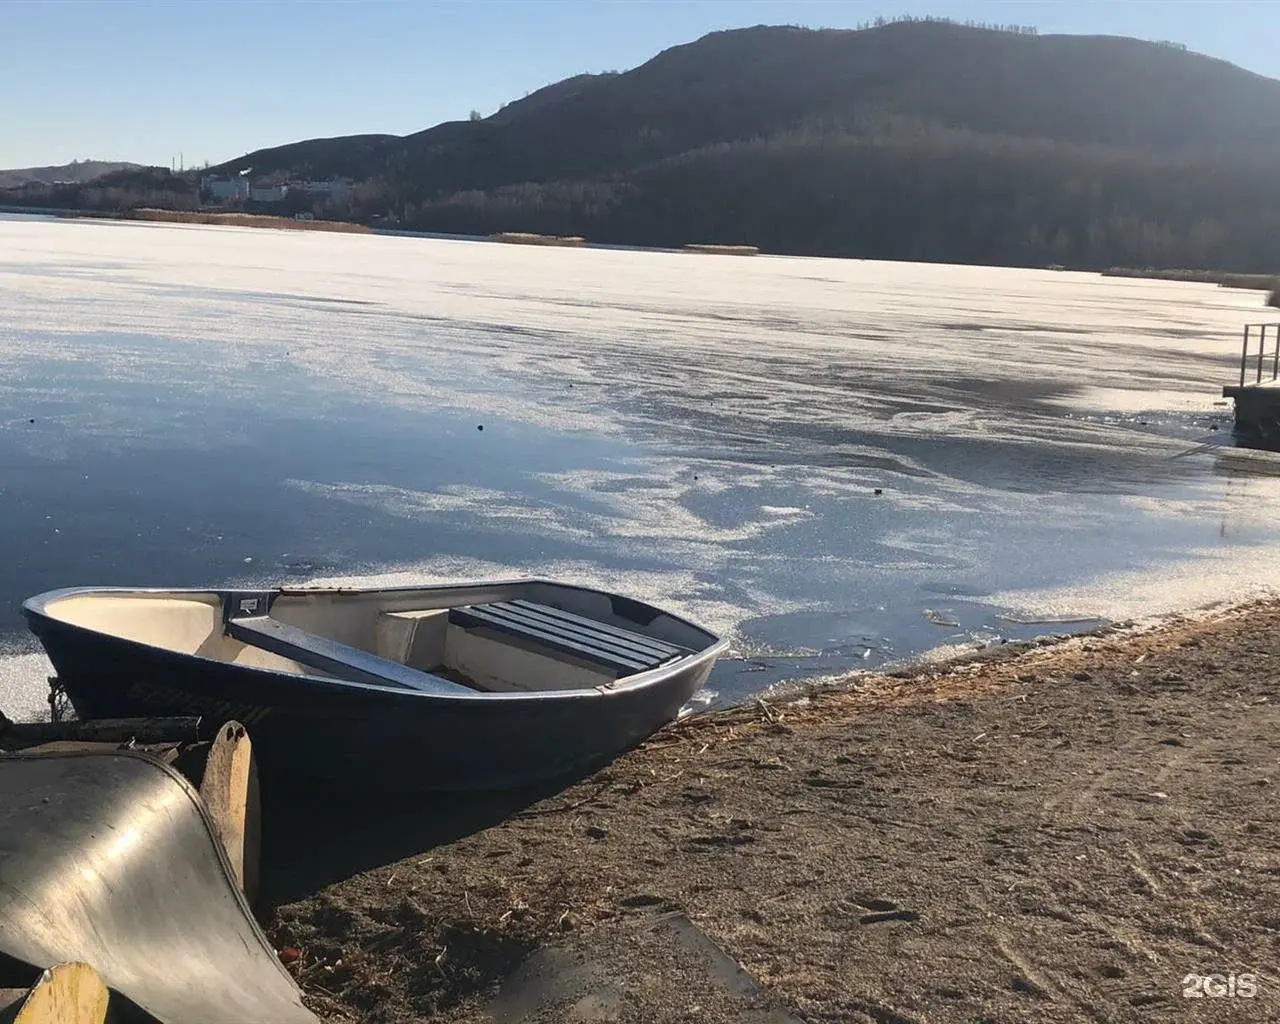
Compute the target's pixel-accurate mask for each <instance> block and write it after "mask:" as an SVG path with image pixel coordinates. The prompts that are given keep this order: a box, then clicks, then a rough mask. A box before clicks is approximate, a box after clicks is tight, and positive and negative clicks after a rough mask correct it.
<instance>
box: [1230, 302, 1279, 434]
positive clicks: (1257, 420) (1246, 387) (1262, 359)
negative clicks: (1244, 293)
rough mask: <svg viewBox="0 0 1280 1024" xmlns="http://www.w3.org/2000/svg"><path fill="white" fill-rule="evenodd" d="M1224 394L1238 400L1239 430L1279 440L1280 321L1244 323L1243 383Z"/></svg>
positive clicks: (1237, 427) (1241, 372) (1242, 348)
mask: <svg viewBox="0 0 1280 1024" xmlns="http://www.w3.org/2000/svg"><path fill="white" fill-rule="evenodd" d="M1222 397H1223V398H1230V399H1233V400H1234V402H1235V410H1236V432H1237V433H1239V434H1243V435H1245V436H1247V437H1254V438H1258V439H1262V440H1268V441H1272V442H1275V441H1280V323H1270V324H1246V325H1245V328H1244V337H1243V342H1242V345H1241V349H1240V382H1239V383H1238V384H1227V385H1224V386H1223V388H1222Z"/></svg>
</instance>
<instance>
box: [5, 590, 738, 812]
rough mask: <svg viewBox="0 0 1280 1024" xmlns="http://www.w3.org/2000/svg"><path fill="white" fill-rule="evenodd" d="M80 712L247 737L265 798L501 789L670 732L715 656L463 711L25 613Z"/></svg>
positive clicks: (489, 700) (472, 703) (470, 705)
mask: <svg viewBox="0 0 1280 1024" xmlns="http://www.w3.org/2000/svg"><path fill="white" fill-rule="evenodd" d="M27 617H28V623H29V625H30V628H31V630H32V632H34V633H35V634H36V636H38V637H39V638H40V641H41V642H42V643H43V645H44V647H45V650H46V651H47V652H48V654H49V658H50V660H51V661H52V662H53V665H54V668H55V670H56V672H57V677H58V682H59V684H60V685H61V687H62V688H63V689H64V690H65V692H66V694H67V696H68V698H69V699H70V701H71V704H72V706H73V707H74V708H75V711H76V714H77V715H78V716H79V717H81V718H86V719H87V718H115V717H131V716H154V715H163V714H189V715H200V716H202V717H207V718H209V719H211V720H212V721H214V722H222V721H225V720H227V719H236V720H238V721H240V722H243V723H244V724H245V725H246V726H247V727H248V729H249V734H250V736H251V737H252V739H253V745H254V753H255V757H256V758H257V761H258V766H259V774H260V777H261V779H262V783H263V786H264V788H285V787H292V786H306V787H307V788H308V789H311V790H331V791H334V792H348V793H350V792H362V791H376V792H387V791H399V792H425V791H439V790H497V789H512V788H520V787H524V786H527V785H534V784H537V783H541V782H546V781H548V780H551V779H556V778H560V777H562V776H567V775H570V774H573V773H580V772H583V771H585V770H589V769H591V768H592V767H595V766H598V765H601V764H604V763H606V762H607V761H609V760H611V759H612V758H614V757H616V756H617V755H618V754H619V753H621V752H622V751H624V750H626V749H628V748H630V747H632V746H634V745H636V744H637V743H639V742H640V741H641V740H643V739H644V738H645V737H647V736H649V735H651V734H652V733H653V732H654V731H655V730H657V729H659V728H660V727H661V726H662V725H664V724H665V723H667V722H670V721H672V720H673V719H674V718H676V716H677V715H678V713H679V710H680V708H681V707H682V706H683V705H684V704H685V703H686V702H687V701H688V700H689V698H690V697H691V696H692V695H693V693H694V692H695V691H696V690H697V689H698V688H699V687H701V686H702V685H703V683H704V682H705V681H706V678H707V676H708V675H709V674H710V672H711V668H712V666H713V664H714V662H715V657H716V655H717V654H718V653H719V650H720V646H719V645H718V646H717V647H715V648H714V649H712V650H708V651H707V652H705V653H704V655H703V656H701V657H699V658H697V659H691V660H690V661H689V663H688V664H687V666H682V667H681V668H680V669H679V670H678V671H676V672H673V673H670V674H669V675H667V676H665V677H663V678H661V679H659V680H656V681H655V682H653V683H650V684H646V685H644V686H640V687H632V688H619V689H617V690H607V689H606V690H590V691H585V692H581V693H574V694H570V695H561V694H548V695H546V696H545V697H543V696H533V697H525V698H524V699H511V698H509V697H493V696H489V695H484V696H483V697H481V698H480V699H472V700H458V699H449V698H440V697H436V696H434V695H431V694H424V693H405V692H400V691H392V690H389V689H382V688H377V687H357V686H348V685H332V684H328V683H326V681H322V680H318V679H315V678H314V677H308V676H291V675H288V674H286V673H281V672H272V671H266V670H262V669H256V668H251V667H246V666H240V665H232V664H226V663H222V662H215V661H210V660H208V659H202V658H193V657H189V656H187V655H184V654H180V653H175V652H172V651H167V650H163V649H161V648H157V647H153V646H150V645H147V644H141V643H136V642H133V641H130V640H125V639H122V638H119V637H114V636H109V635H106V634H103V633H98V632H94V631H92V630H88V629H84V628H81V627H78V626H74V625H70V624H68V623H65V622H60V621H57V620H54V619H52V618H49V617H47V616H44V615H41V614H39V613H37V612H34V611H32V610H31V609H27Z"/></svg>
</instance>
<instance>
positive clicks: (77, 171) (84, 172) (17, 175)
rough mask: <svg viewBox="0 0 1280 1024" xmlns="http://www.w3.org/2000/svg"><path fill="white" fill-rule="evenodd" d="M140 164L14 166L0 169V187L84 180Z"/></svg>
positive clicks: (96, 162) (82, 162) (83, 162)
mask: <svg viewBox="0 0 1280 1024" xmlns="http://www.w3.org/2000/svg"><path fill="white" fill-rule="evenodd" d="M141 166H142V165H141V164H131V163H122V162H119V161H114V162H113V161H110V160H77V161H76V162H75V163H71V164H60V165H58V166H56V167H15V168H12V169H10V170H0V188H15V187H17V186H19V185H25V184H26V183H27V182H29V181H39V182H43V183H46V184H52V183H53V182H55V181H74V182H77V183H79V182H86V181H92V180H93V179H94V178H100V177H102V175H104V174H112V173H114V172H115V171H129V170H137V169H138V168H140V167H141Z"/></svg>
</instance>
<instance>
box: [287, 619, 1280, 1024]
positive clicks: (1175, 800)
mask: <svg viewBox="0 0 1280 1024" xmlns="http://www.w3.org/2000/svg"><path fill="white" fill-rule="evenodd" d="M1277 665H1280V603H1277V602H1262V603H1259V604H1255V605H1252V606H1248V607H1244V608H1239V609H1234V610H1229V611H1225V612H1220V613H1215V614H1208V615H1205V616H1201V617H1196V618H1191V619H1179V620H1172V621H1170V622H1167V623H1165V624H1163V625H1160V626H1158V627H1155V628H1142V629H1131V628H1130V629H1126V628H1114V627H1113V628H1110V629H1107V630H1103V631H1100V632H1098V633H1097V634H1094V635H1092V636H1086V637H1080V638H1075V639H1069V640H1064V641H1060V642H1048V643H1044V644H1034V645H1017V646H1015V645H1009V647H1008V648H1005V649H1001V650H1000V651H998V652H992V653H989V654H986V655H982V656H978V657H975V658H973V659H971V660H968V661H965V662H957V663H952V664H949V665H921V666H917V667H916V668H914V669H911V670H907V671H902V672H899V673H894V674H890V675H868V676H863V677H859V678H857V679H854V680H850V681H847V682H846V683H845V685H844V686H843V687H838V688H836V687H833V688H831V689H828V690H826V691H814V692H812V693H810V694H809V695H808V697H807V698H804V699H800V700H793V701H791V702H789V703H784V702H772V701H771V702H758V703H757V704H756V705H754V706H753V707H750V708H744V709H740V710H737V711H732V712H725V713H720V714H714V715H706V716H700V717H698V718H695V719H690V720H686V721H684V722H681V723H679V724H676V725H673V726H672V727H670V728H668V729H666V730H664V731H663V732H661V733H659V734H658V735H657V736H655V737H653V739H651V740H650V741H649V742H648V743H646V744H644V745H643V746H641V747H640V748H638V749H637V750H634V751H632V752H631V753H629V754H627V755H625V756H623V757H621V758H619V759H618V760H617V761H616V762H614V763H613V764H612V765H610V766H609V767H608V768H606V769H604V770H602V771H600V772H598V773H596V774H595V775H594V776H593V777H591V778H589V779H585V780H583V781H581V782H579V783H577V784H576V785H572V786H570V787H568V788H567V789H565V790H563V791H561V792H556V793H549V794H548V793H544V794H536V795H535V794H531V795H529V796H528V797H525V798H521V799H516V798H515V796H513V795H510V794H508V795H506V796H504V800H505V803H502V802H501V801H496V800H495V801H490V802H491V803H492V806H486V800H485V798H481V797H477V796H476V795H475V794H471V795H469V796H468V797H467V798H466V799H465V800H463V799H459V800H454V801H452V802H451V801H449V800H444V799H442V800H440V801H436V802H433V803H427V804H424V805H422V806H417V805H415V806H412V807H399V808H397V809H395V811H394V813H393V814H392V815H391V816H390V817H388V816H386V812H381V813H379V812H377V811H376V809H373V808H367V809H364V810H363V811H362V812H361V813H363V814H364V815H365V817H366V818H367V820H365V819H364V818H360V819H359V820H357V819H355V818H353V819H352V820H349V821H346V822H345V824H344V830H345V832H347V833H349V834H351V836H352V837H353V839H352V843H351V844H350V845H351V846H352V851H351V854H352V858H353V859H352V860H351V861H350V862H347V863H337V862H335V863H332V864H329V865H327V866H326V865H322V864H320V863H319V860H323V859H324V858H325V857H329V858H332V857H335V856H336V854H337V853H339V852H340V850H339V847H340V846H341V844H340V843H338V842H337V840H336V839H335V838H334V836H333V831H332V827H331V821H332V816H331V813H330V812H329V811H328V810H327V809H325V808H321V809H319V810H318V811H317V812H316V813H315V815H314V821H315V824H314V826H313V828H314V830H315V831H316V834H317V836H327V837H328V839H327V841H326V842H319V841H313V839H312V838H311V837H310V836H309V834H303V835H292V836H289V837H287V838H286V839H284V840H282V841H280V842H279V843H278V845H277V849H279V850H281V851H283V855H282V856H280V857H279V859H278V862H276V863H274V864H273V863H271V861H272V858H268V857H265V856H264V864H266V865H269V866H268V870H267V873H266V875H265V876H264V881H265V882H266V886H265V887H266V888H267V889H275V890H276V891H275V892H274V893H273V896H274V898H273V900H272V902H273V903H274V906H275V908H276V911H275V915H274V919H273V920H272V922H271V934H272V937H273V938H274V939H275V941H276V943H277V946H279V947H290V948H292V949H293V950H296V951H297V958H296V960H295V961H294V964H295V966H294V967H293V968H292V969H293V970H294V972H295V973H296V975H297V976H298V977H299V980H300V981H301V982H302V984H303V985H304V987H305V988H306V990H307V992H308V995H309V997H310V998H311V1000H312V1003H313V1005H314V1006H315V1007H316V1008H317V1009H318V1010H319V1011H320V1012H321V1014H322V1015H323V1016H324V1017H325V1018H326V1019H328V1020H331V1021H335V1022H337V1021H347V1020H361V1021H378V1022H381V1024H408V1022H410V1021H412V1022H414V1024H422V1022H431V1021H440V1022H441V1024H443V1022H445V1021H448V1022H449V1024H481V1022H485V1024H492V1021H493V1020H494V1019H495V1017H494V1014H493V1012H491V1010H492V1007H493V1006H494V1005H496V1004H495V1003H493V1002H492V1000H494V998H495V993H497V992H500V991H506V990H507V987H508V986H509V985H513V984H515V983H516V982H518V981H519V971H518V969H517V965H518V964H520V962H521V961H523V960H524V959H525V957H526V956H528V955H529V954H530V953H531V952H532V951H534V950H548V951H551V952H553V953H554V951H555V950H564V951H567V952H566V953H564V954H562V955H561V956H560V960H559V961H558V962H561V963H564V962H569V963H570V964H571V965H576V966H573V969H572V970H571V971H568V972H567V973H563V976H562V977H561V978H560V979H559V980H557V978H556V977H555V976H554V971H553V976H551V977H550V978H549V979H547V980H546V983H545V984H543V985H542V987H541V988H540V989H537V990H536V991H535V992H534V995H535V996H536V997H537V998H536V1000H535V1002H536V1004H537V1005H536V1006H532V1005H531V1006H529V1007H528V1011H529V1012H528V1013H526V1014H524V1015H518V1016H516V1017H510V1018H508V1017H504V1016H501V1015H499V1016H498V1017H497V1019H501V1020H508V1019H511V1020H520V1021H522V1022H524V1021H534V1020H537V1021H550V1020H584V1019H609V1020H617V1021H619V1022H623V1021H645V1022H646V1024H688V1022H690V1021H695V1020H696V1021H698V1022H700V1024H730V1022H733V1024H738V1022H739V1021H742V1020H746V1019H778V1020H782V1019H797V1018H799V1019H803V1020H805V1021H808V1022H810V1024H850V1022H855V1021H867V1022H868V1024H870V1022H873V1021H879V1022H886V1024H887V1022H893V1024H925V1022H929V1024H972V1022H974V1021H1015V1020H1017V1021H1023V1020H1036V1021H1041V1022H1045V1024H1050V1022H1051V1024H1074V1022H1075V1021H1078V1020H1082V1019H1090V1020H1096V1021H1122V1020H1136V1019H1139V1018H1140V1019H1141V1020H1143V1021H1151V1022H1156V1021H1169V1022H1173V1021H1177V1022H1179V1024H1184V1022H1192V1024H1209V1022H1210V1021H1213V1020H1218V1019H1221V1017H1220V1016H1215V1012H1216V1011H1217V1009H1218V1007H1217V1004H1216V1003H1215V1001H1214V1000H1204V999H1202V1000H1199V1001H1197V1000H1187V999H1185V998H1183V989H1184V988H1185V987H1186V985H1187V983H1186V982H1185V981H1183V979H1184V976H1186V975H1187V974H1189V973H1192V974H1197V975H1199V974H1210V973H1214V972H1221V973H1223V974H1224V975H1225V974H1226V973H1228V972H1232V973H1236V974H1240V975H1243V974H1253V975H1254V976H1255V978H1256V981H1257V985H1258V989H1257V996H1258V997H1257V998H1256V999H1254V1000H1253V1001H1252V1003H1250V1004H1249V1005H1246V1006H1243V1007H1242V1010H1241V1012H1246V1011H1250V1010H1253V1011H1256V1012H1259V1013H1262V1016H1261V1017H1251V1018H1250V1019H1271V1017H1273V1016H1274V1015H1271V1017H1269V1016H1268V1015H1267V1013H1266V1006H1267V1005H1270V1004H1271V1001H1273V1000H1274V999H1275V998H1276V996H1275V993H1276V991H1277V989H1276V987H1275V986H1277V985H1280V977H1277V975H1276V973H1275V969H1274V966H1273V965H1274V964H1275V963H1277V962H1278V961H1277V959H1276V957H1277V955H1278V954H1280V938H1277V935H1280V931H1277V928H1278V927H1280V925H1278V924H1277V920H1276V912H1275V909H1274V908H1275V907H1276V906H1277V905H1278V904H1277V901H1280V811H1278V810H1277V804H1276V802H1275V800H1274V797H1273V793H1274V783H1275V781H1276V779H1277V778H1280V775H1277V772H1278V771H1280V762H1278V761H1277V755H1276V747H1275V740H1274V737H1275V730H1276V727H1277V725H1280V719H1278V717H1277V716H1278V715H1280V701H1278V700H1277V698H1278V697H1280V674H1277V669H1276V668H1275V667H1273V666H1277ZM353 813H354V812H353ZM464 819H465V820H464ZM427 826H430V828H429V829H428V827H427ZM414 829H417V830H418V832H419V833H421V834H408V833H410V832H412V830H414ZM424 830H425V831H424ZM427 832H431V833H432V834H430V835H428V834H427ZM357 840H358V841H357ZM300 849H301V850H311V851H323V853H319V852H317V853H313V854H312V855H311V856H310V857H309V858H308V865H307V868H306V870H304V866H303V864H302V862H301V860H300V859H299V858H297V857H295V856H293V854H294V853H295V852H296V851H297V850H300ZM264 853H265V851H264ZM321 869H323V870H321ZM316 871H319V874H316V875H315V877H302V875H305V874H308V872H310V873H314V872H316ZM670 913H681V914H683V915H685V917H686V918H687V919H688V920H690V921H692V922H694V923H695V925H696V927H697V928H698V929H699V930H701V932H703V933H704V934H705V935H707V936H709V937H710V939H711V940H712V941H713V942H714V943H716V944H717V945H718V946H719V947H720V948H721V949H723V950H724V951H725V952H726V953H727V954H728V956H730V957H731V958H732V959H733V960H734V961H736V962H737V963H739V964H741V965H742V966H743V967H744V968H745V970H746V971H747V972H748V975H749V977H750V978H754V979H755V982H758V983H759V984H758V986H755V987H754V988H753V987H752V986H751V985H748V986H745V988H744V987H743V986H741V985H738V986H736V987H735V986H733V985H726V984H725V983H724V981H723V976H720V975H717V974H716V973H715V972H714V971H711V972H709V973H708V971H707V968H706V967H705V966H699V964H700V961H698V959H697V957H690V956H689V955H687V952H686V953H681V952H680V951H679V950H676V951H675V952H674V953H673V949H672V947H671V946H670V944H666V945H664V944H663V942H662V941H659V939H658V938H657V936H658V935H659V932H657V931H655V928H657V927H659V926H661V924H662V922H663V921H664V920H665V919H666V916H667V915H668V914H670ZM556 962H557V961H556V960H555V959H554V957H553V960H552V963H553V965H554V963H556ZM583 964H585V965H586V967H585V968H583V966H582V965H583ZM574 972H576V973H574ZM513 979H514V982H513ZM739 980H740V979H739ZM515 987H517V988H518V987H519V986H518V984H517V985H516V986H515ZM584 988H585V991H584ZM525 992H526V993H527V992H528V986H527V985H526V986H525ZM593 1000H594V1002H593ZM602 1000H603V1001H604V1003H607V1005H608V1006H611V1007H615V1008H616V1009H617V1010H618V1015H617V1016H614V1017H599V1016H596V1017H591V1016H588V1015H586V1013H587V1011H588V1010H589V1009H591V1007H593V1006H598V1005H603V1004H602ZM503 1005H507V1004H503ZM783 1014H786V1015H787V1016H783ZM1241 1019H1244V1018H1241Z"/></svg>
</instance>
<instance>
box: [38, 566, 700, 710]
mask: <svg viewBox="0 0 1280 1024" xmlns="http://www.w3.org/2000/svg"><path fill="white" fill-rule="evenodd" d="M41 610H42V611H43V613H44V614H45V615H47V616H49V617H50V618H53V619H56V620H59V621H62V622H65V623H68V624H71V625H74V626H79V627H82V628H84V629H88V630H91V631H94V632H97V633H104V634H108V635H111V636H114V637H119V638H122V639H126V640H131V641H135V642H138V643H142V644H146V645H148V646H151V647H158V648H161V649H164V650H167V651H173V652H176V653H179V654H184V655H190V656H195V657H200V658H207V659H211V660H214V661H218V662H223V663H226V664H229V665H239V666H244V667H247V668H256V669H267V670H271V671H275V672H285V673H291V674H298V675H306V676H312V677H316V676H318V677H322V678H328V679H336V680H343V681H347V682H359V683H365V684H371V685H375V686H387V687H393V688H397V689H413V690H419V691H423V692H428V693H435V694H438V695H454V696H459V695H472V696H474V695H475V694H476V692H477V691H480V692H483V693H493V694H501V693H516V692H530V691H539V692H546V691H556V690H582V689H591V688H595V687H604V686H610V685H617V683H618V682H619V681H620V680H622V679H625V678H627V677H630V676H633V675H637V674H640V673H643V672H646V671H648V670H650V669H653V668H657V667H660V666H662V665H667V664H670V663H671V662H673V661H676V660H680V659H684V658H687V657H689V656H691V655H694V654H696V653H699V652H701V651H703V650H705V649H706V648H708V647H709V646H711V645H713V644H715V643H717V642H718V641H717V639H716V638H715V637H714V636H713V635H711V634H709V633H707V632H705V631H704V630H701V629H699V628H698V627H696V626H694V625H693V624H691V623H688V622H686V621H684V620H682V619H679V618H676V617H674V616H671V615H668V614H666V613H664V612H661V611H659V610H658V609H655V608H652V607H650V606H649V605H645V604H641V603H639V602H635V601H631V600H630V599H626V598H620V597H617V596H614V595H610V594H606V593H603V592H599V591H590V590H581V589H578V588H575V587H567V586H563V585H560V584H556V583H550V582H546V581H518V582H514V583H497V584H471V585H462V586H452V587H423V588H409V589H403V590H368V591H354V590H318V589H317V590H283V591H275V592H270V591H263V592H255V593H248V592H240V591H237V592H227V593H223V592H217V591H138V590H135V591H122V590H108V589H103V590H80V591H67V592H63V593H61V594H54V595H50V597H49V599H48V600H46V601H45V602H44V603H43V607H42V609H41ZM268 610H269V614H268Z"/></svg>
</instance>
